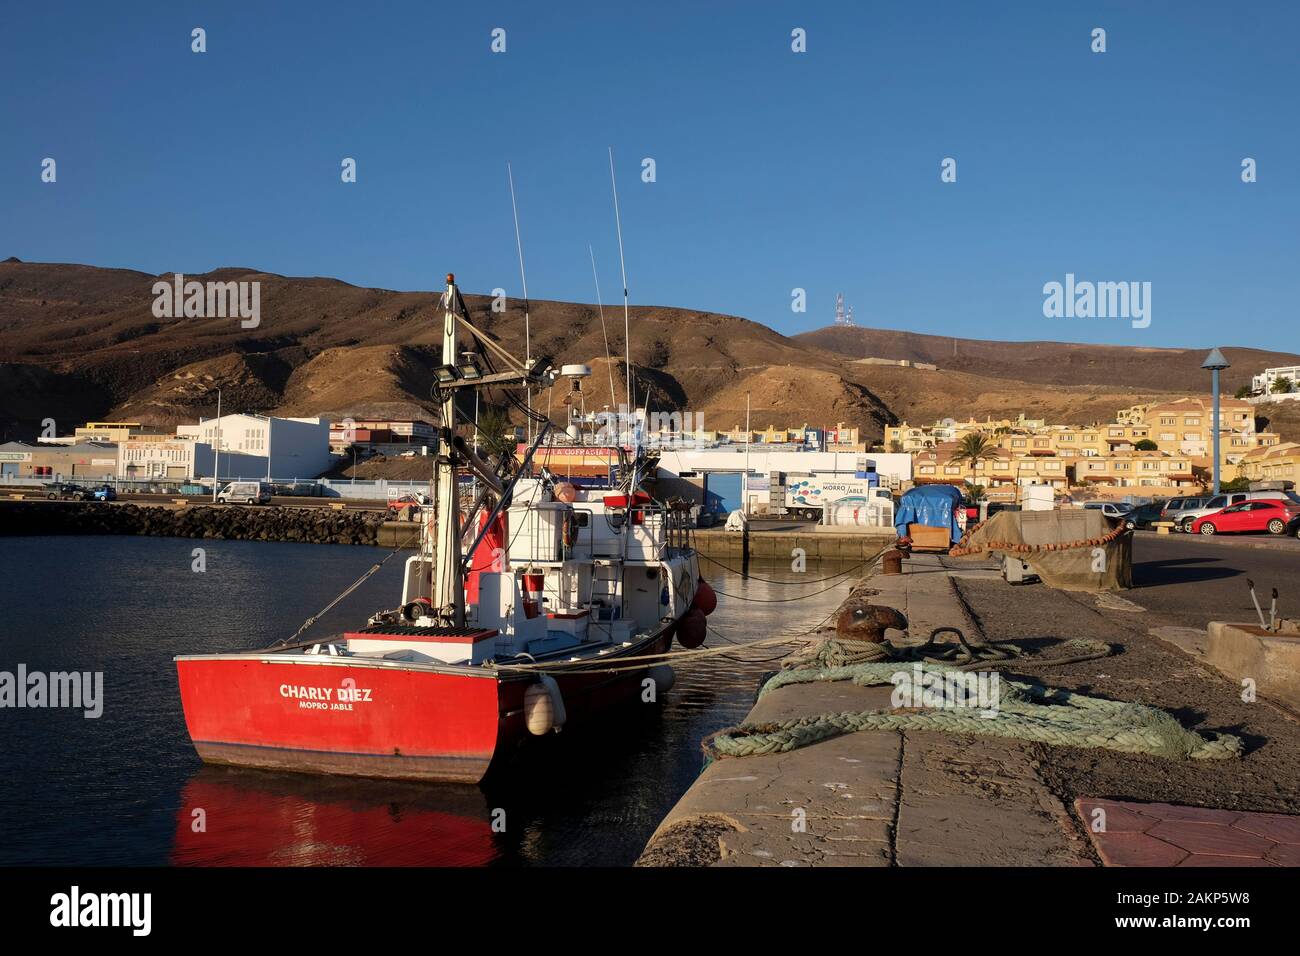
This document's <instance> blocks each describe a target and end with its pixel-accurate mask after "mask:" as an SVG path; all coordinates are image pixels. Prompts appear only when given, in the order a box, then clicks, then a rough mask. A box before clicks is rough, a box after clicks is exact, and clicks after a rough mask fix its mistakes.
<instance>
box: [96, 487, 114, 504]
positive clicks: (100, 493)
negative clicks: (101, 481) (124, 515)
mask: <svg viewBox="0 0 1300 956" xmlns="http://www.w3.org/2000/svg"><path fill="white" fill-rule="evenodd" d="M90 495H91V497H92V498H94V499H95V500H96V501H116V500H117V492H116V491H114V490H113V489H112V487H111V486H109V485H101V486H100V487H98V488H96V489H95V490H94V491H92V492H91V493H90Z"/></svg>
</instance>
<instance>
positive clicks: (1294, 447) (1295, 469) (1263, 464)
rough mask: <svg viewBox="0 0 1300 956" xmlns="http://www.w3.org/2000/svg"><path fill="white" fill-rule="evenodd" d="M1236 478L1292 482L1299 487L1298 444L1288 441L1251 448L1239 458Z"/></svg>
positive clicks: (1299, 445)
mask: <svg viewBox="0 0 1300 956" xmlns="http://www.w3.org/2000/svg"><path fill="white" fill-rule="evenodd" d="M1237 477H1239V478H1246V479H1249V480H1250V481H1294V482H1295V483H1296V486H1297V487H1300V444H1297V443H1296V442H1293V441H1288V442H1278V443H1274V444H1272V445H1261V446H1260V447H1258V448H1252V449H1251V450H1250V451H1248V452H1246V453H1245V454H1244V455H1242V456H1241V461H1240V462H1239V463H1238V464H1237Z"/></svg>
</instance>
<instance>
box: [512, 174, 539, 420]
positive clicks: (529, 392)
mask: <svg viewBox="0 0 1300 956" xmlns="http://www.w3.org/2000/svg"><path fill="white" fill-rule="evenodd" d="M506 176H507V177H508V178H509V179H510V211H511V212H513V213H514V217H515V248H516V249H517V250H518V251H519V282H520V284H522V285H523V287H524V368H526V369H528V370H529V371H530V372H531V371H532V357H533V344H532V320H531V317H530V316H529V314H528V313H529V306H528V277H527V276H526V275H524V241H523V239H522V238H520V235H519V206H518V205H517V204H516V203H515V174H514V170H512V169H511V168H510V164H509V163H508V162H507V163H506ZM524 394H525V395H526V396H527V402H528V416H527V417H528V442H529V444H532V441H533V416H532V411H533V389H532V386H531V385H529V386H526V387H525V390H524Z"/></svg>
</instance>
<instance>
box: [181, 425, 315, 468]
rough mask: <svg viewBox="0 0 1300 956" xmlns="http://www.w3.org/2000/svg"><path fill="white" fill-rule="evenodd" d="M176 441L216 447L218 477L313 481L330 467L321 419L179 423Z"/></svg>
mask: <svg viewBox="0 0 1300 956" xmlns="http://www.w3.org/2000/svg"><path fill="white" fill-rule="evenodd" d="M176 437H177V439H190V440H192V441H194V442H198V443H202V444H206V445H208V446H210V447H211V448H213V449H215V448H218V445H219V447H220V452H221V461H220V464H219V465H218V467H219V469H220V471H221V477H222V478H276V479H289V478H315V477H316V476H317V475H320V474H321V473H323V472H326V471H328V470H329V469H330V467H331V465H332V464H333V459H332V458H331V457H330V426H329V421H328V420H327V419H324V418H274V417H271V416H266V415H244V414H237V415H222V416H221V417H220V418H206V419H200V420H199V424H197V425H179V426H177V428H176ZM259 461H260V466H259V465H258V464H257V462H259ZM211 468H212V465H211V464H208V465H207V471H206V472H204V471H199V472H198V474H199V475H210V474H211ZM245 472H248V473H245Z"/></svg>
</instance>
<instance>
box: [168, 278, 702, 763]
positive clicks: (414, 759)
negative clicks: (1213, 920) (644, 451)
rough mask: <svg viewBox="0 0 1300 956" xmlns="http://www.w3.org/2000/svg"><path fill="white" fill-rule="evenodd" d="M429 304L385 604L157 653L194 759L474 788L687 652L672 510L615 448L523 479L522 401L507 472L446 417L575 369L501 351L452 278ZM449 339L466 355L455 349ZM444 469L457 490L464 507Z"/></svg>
mask: <svg viewBox="0 0 1300 956" xmlns="http://www.w3.org/2000/svg"><path fill="white" fill-rule="evenodd" d="M443 310H444V326H443V352H442V355H443V361H444V363H445V364H444V365H443V366H442V367H440V368H439V369H438V370H437V377H438V380H439V386H438V387H439V390H440V392H441V395H440V398H441V403H442V411H443V427H442V430H441V434H440V448H439V451H440V454H439V456H438V458H437V464H436V467H435V470H434V476H433V482H432V484H433V488H432V489H431V491H432V493H431V495H430V498H431V499H432V502H433V504H432V507H431V509H430V511H429V513H428V514H427V515H425V516H423V517H422V519H421V524H420V529H421V530H420V538H421V540H420V546H419V550H418V552H417V553H416V554H414V555H412V556H411V557H410V558H408V560H407V562H406V568H405V575H404V582H403V593H402V600H401V603H400V605H398V606H397V607H396V608H393V609H389V610H382V611H379V612H377V613H376V614H374V615H373V616H371V618H370V619H369V620H368V621H367V622H366V624H365V625H364V626H360V627H357V628H356V629H354V630H349V631H345V632H344V633H342V634H339V635H335V636H333V637H330V638H328V639H320V640H303V641H297V640H291V641H290V642H287V643H285V644H284V645H282V646H276V647H272V648H268V649H265V650H259V651H245V652H235V653H227V654H201V655H183V656H180V657H177V658H176V668H177V676H178V679H179V682H180V695H181V703H182V706H183V708H184V711H185V722H186V726H187V728H188V730H189V734H190V738H191V739H192V740H193V742H194V746H195V749H196V750H197V751H198V754H199V756H200V757H201V758H202V759H203V760H205V761H207V762H209V763H218V764H237V765H244V766H254V767H265V768H274V769H278V770H291V771H304V772H311V773H326V774H347V775H354V776H365V777H387V778H398V779H416V780H444V781H462V782H478V781H479V780H480V779H482V777H483V776H484V775H485V774H486V772H487V770H488V768H489V766H491V765H492V764H493V763H494V762H497V761H500V760H502V759H504V758H506V757H508V756H509V755H510V754H511V753H512V752H513V751H515V750H516V749H517V748H518V747H520V746H521V745H523V744H525V743H526V742H527V741H528V740H529V739H531V738H533V737H536V736H538V735H542V734H547V733H551V732H553V731H558V730H559V729H561V728H562V727H564V726H566V725H568V724H572V723H579V722H582V721H589V720H591V719H593V718H594V717H596V716H597V715H600V714H602V713H605V712H606V711H608V710H610V709H611V708H613V707H614V706H615V705H616V704H619V703H622V702H624V701H629V700H636V699H638V698H640V699H643V700H657V699H658V697H659V695H661V694H662V693H664V692H665V691H666V690H667V689H668V688H669V687H670V686H671V684H672V671H671V669H670V668H669V667H668V666H667V665H666V664H665V663H663V660H662V657H661V656H660V655H664V654H665V653H666V652H667V651H668V650H669V647H670V645H671V643H672V640H673V637H674V635H676V636H677V637H678V639H679V641H680V642H681V643H682V644H683V645H685V646H688V647H695V646H698V645H699V644H700V643H702V642H703V639H704V631H705V621H704V615H705V614H706V613H708V612H709V611H711V610H712V608H713V599H712V593H711V592H710V591H709V589H708V586H707V585H705V584H703V582H701V581H700V580H699V570H698V564H697V561H696V556H695V553H694V552H693V551H692V550H691V549H690V548H689V547H688V546H687V539H686V536H685V521H684V518H685V515H684V514H682V513H680V512H675V511H673V510H671V509H668V508H666V507H665V506H663V505H661V504H659V503H658V502H656V501H655V500H654V499H653V498H652V497H651V496H650V495H649V494H647V493H646V492H645V491H644V490H642V488H641V479H642V478H643V477H644V476H643V470H644V468H645V463H644V461H643V460H642V459H640V458H638V457H637V456H636V455H635V454H634V453H633V452H631V451H629V450H628V448H627V443H625V442H623V441H620V442H617V443H614V444H611V445H610V446H609V447H607V448H605V449H604V451H605V452H606V453H607V454H608V455H609V456H610V458H611V460H612V461H613V462H615V467H614V468H613V469H612V470H611V475H610V481H608V482H607V483H606V486H605V487H598V486H591V485H580V484H579V483H578V482H577V480H576V479H574V480H565V479H564V477H563V476H560V475H556V474H554V473H552V472H551V471H550V469H549V468H548V467H546V466H545V465H544V464H543V465H541V466H539V468H538V470H537V473H536V474H534V473H533V469H532V459H533V458H534V456H535V455H537V452H538V449H539V448H541V449H543V453H542V455H540V456H538V457H539V459H540V460H541V461H546V460H547V451H548V450H549V449H552V448H555V447H560V445H558V444H557V443H556V439H554V438H551V439H550V442H551V443H550V444H547V439H548V438H550V424H551V423H550V420H549V419H542V418H540V416H536V415H535V414H534V413H532V411H531V409H527V412H528V414H530V415H531V416H532V417H534V418H535V419H537V421H538V425H539V431H538V435H537V438H536V440H535V441H533V442H532V444H531V445H530V446H529V448H528V450H527V451H526V452H525V453H524V455H523V460H522V461H521V462H516V460H515V457H514V456H513V455H508V456H504V457H505V459H506V460H497V461H495V462H494V461H492V460H490V459H489V460H485V459H484V458H483V457H480V455H479V454H478V453H477V451H476V450H475V449H474V448H472V447H471V446H470V445H469V443H467V442H466V441H465V440H464V438H463V437H461V436H458V435H456V433H455V430H454V428H453V427H452V426H451V423H454V422H455V421H456V416H457V407H458V404H457V399H458V396H459V397H460V398H461V401H462V403H463V398H464V396H465V395H467V394H472V392H473V390H476V389H486V388H509V387H515V388H518V387H526V388H544V387H549V386H550V385H552V384H554V383H555V381H556V380H557V379H558V378H559V377H560V375H561V374H563V375H565V376H568V377H570V378H571V379H572V380H573V383H574V385H573V387H574V388H575V389H580V385H579V383H580V380H581V378H582V377H583V376H584V374H590V370H585V372H584V369H585V366H566V367H565V368H564V369H563V370H558V371H557V370H555V369H553V368H552V367H551V365H550V363H549V361H547V360H546V359H533V360H526V361H524V362H519V361H517V360H515V359H513V358H512V357H511V356H510V355H509V353H508V352H506V351H505V350H504V349H502V348H501V346H500V345H498V344H497V343H495V342H494V341H493V340H491V339H489V338H488V337H487V336H486V335H485V334H484V333H483V332H481V331H480V330H478V329H475V328H474V327H473V325H472V324H471V323H470V322H469V314H468V310H467V309H466V307H465V304H464V300H463V299H462V298H461V296H460V294H459V292H458V291H457V289H456V285H455V281H454V278H453V277H452V276H448V277H447V291H446V294H445V295H444V296H443ZM460 330H465V331H468V332H469V333H471V334H472V335H473V337H474V339H475V344H476V345H477V346H478V350H477V353H461V352H460V351H459V350H458V347H459V342H458V331H460ZM498 362H499V363H501V365H502V366H503V367H502V368H500V369H498V368H497V363H498ZM516 404H517V405H518V407H520V409H521V411H523V410H524V406H523V403H516ZM572 435H573V430H572V429H571V430H570V437H567V438H566V439H564V441H569V442H573V441H575V439H574V438H573V437H571V436H572ZM580 437H581V436H579V438H580ZM579 443H581V442H579ZM561 444H562V442H561ZM631 444H632V445H633V446H635V444H636V443H635V441H632V442H631ZM462 471H467V472H469V473H471V474H472V475H473V476H475V479H476V483H477V489H478V490H477V493H476V495H475V496H474V497H473V500H472V503H470V504H468V506H464V505H463V503H462V501H461V497H460V488H459V482H458V477H457V476H458V474H459V473H460V472H462ZM462 509H463V510H462ZM345 593H346V592H345ZM310 623H311V622H309V624H310Z"/></svg>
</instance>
